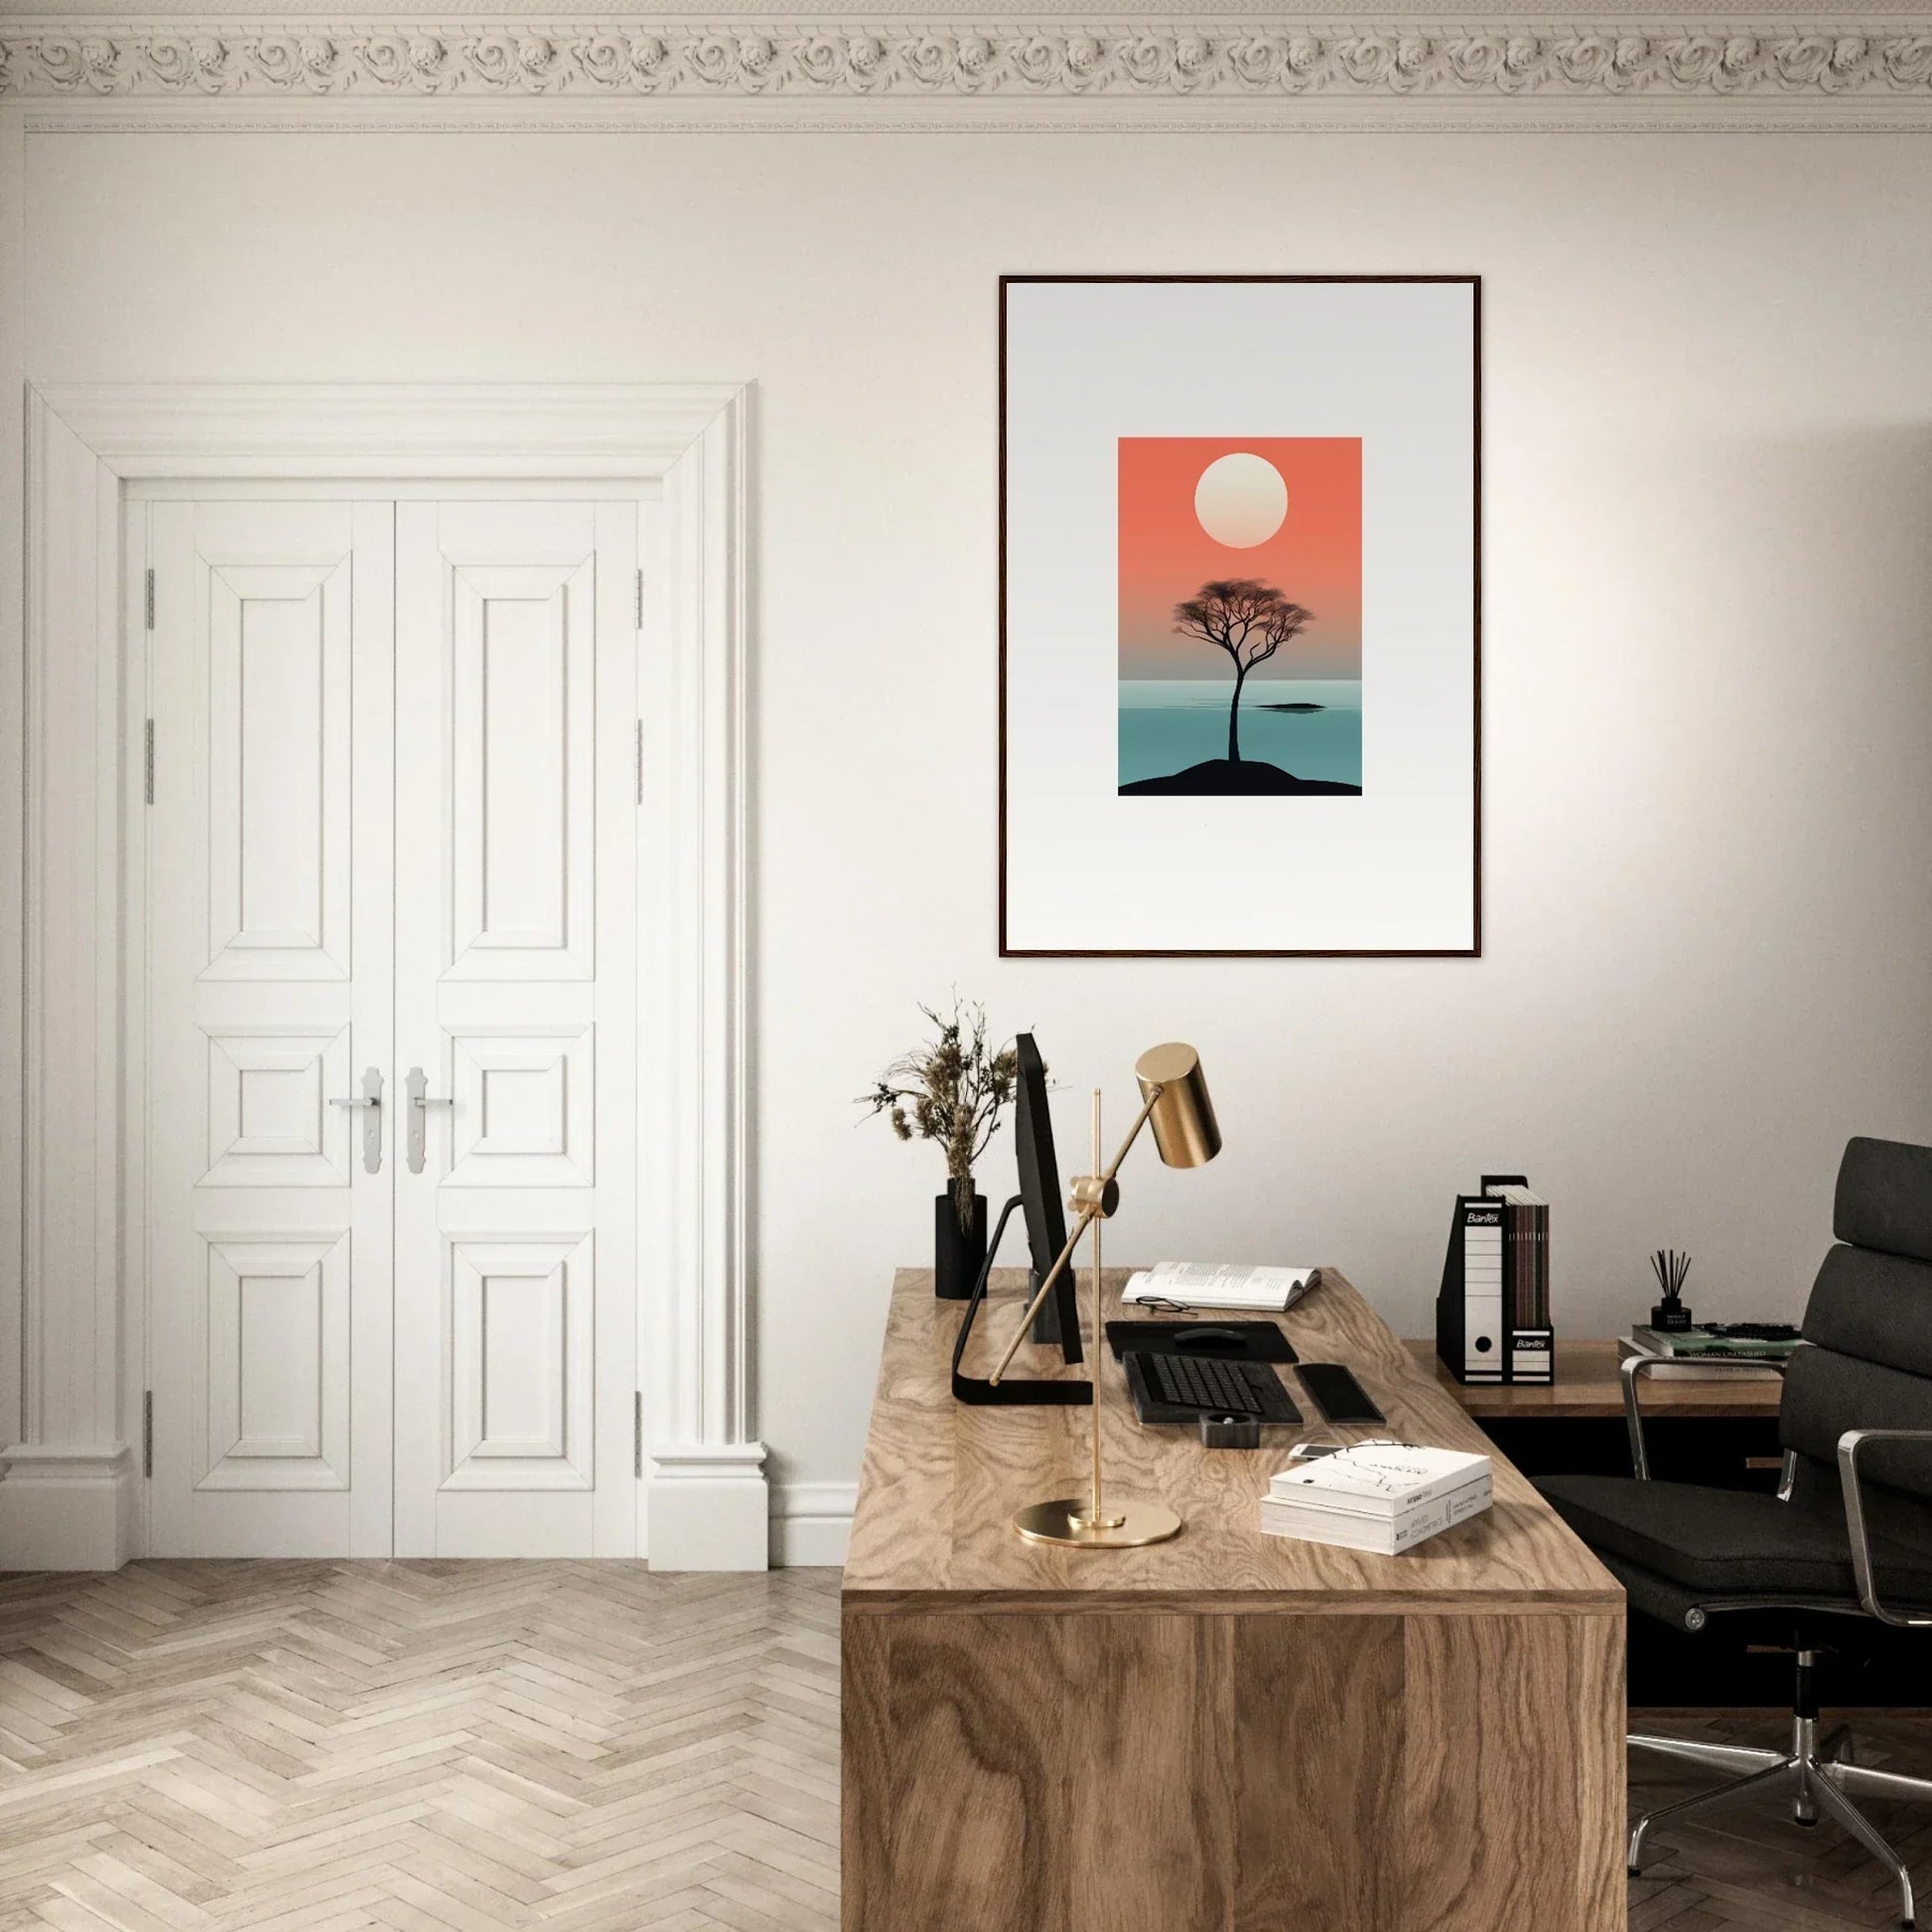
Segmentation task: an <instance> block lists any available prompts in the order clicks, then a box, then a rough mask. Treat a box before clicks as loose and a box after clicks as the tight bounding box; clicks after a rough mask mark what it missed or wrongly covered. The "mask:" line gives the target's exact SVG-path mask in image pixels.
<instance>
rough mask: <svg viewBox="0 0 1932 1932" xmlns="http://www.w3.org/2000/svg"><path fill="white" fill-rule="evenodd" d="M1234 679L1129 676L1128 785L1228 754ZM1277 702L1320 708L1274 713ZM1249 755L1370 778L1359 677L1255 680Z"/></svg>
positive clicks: (1245, 725)
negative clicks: (1364, 753)
mask: <svg viewBox="0 0 1932 1932" xmlns="http://www.w3.org/2000/svg"><path fill="white" fill-rule="evenodd" d="M1233 696H1234V680H1233V679H1232V678H1231V677H1224V678H1132V679H1130V678H1123V679H1122V680H1121V682H1120V782H1121V783H1122V784H1124V785H1131V784H1134V783H1136V782H1137V781H1138V780H1140V779H1142V778H1159V777H1165V776H1167V775H1168V774H1169V773H1170V772H1173V771H1184V770H1186V768H1187V767H1188V766H1189V765H1192V764H1200V763H1202V762H1203V761H1204V760H1206V759H1224V758H1226V757H1227V753H1228V702H1229V700H1230V699H1231V698H1232V697H1233ZM1277 704H1310V705H1319V706H1320V707H1321V709H1320V710H1319V711H1270V710H1267V709H1266V708H1265V707H1267V706H1269V705H1277ZM1241 756H1242V757H1243V758H1244V759H1267V760H1268V762H1269V763H1271V764H1278V765H1280V766H1281V768H1282V769H1283V770H1284V771H1292V772H1293V773H1294V774H1295V775H1296V777H1298V778H1328V779H1332V780H1335V781H1336V782H1338V783H1341V784H1348V785H1358V784H1360V783H1361V781H1362V687H1361V682H1360V680H1359V679H1340V678H1303V679H1299V680H1291V679H1288V678H1270V679H1266V680H1264V679H1261V678H1250V679H1249V680H1248V688H1247V689H1246V691H1244V692H1243V693H1242V697H1241Z"/></svg>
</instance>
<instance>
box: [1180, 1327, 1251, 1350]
mask: <svg viewBox="0 0 1932 1932" xmlns="http://www.w3.org/2000/svg"><path fill="white" fill-rule="evenodd" d="M1229 1342H1232V1343H1233V1344H1234V1345H1235V1347H1237V1348H1245V1347H1246V1346H1247V1345H1248V1338H1247V1336H1246V1335H1244V1334H1243V1333H1242V1332H1241V1330H1240V1329H1239V1328H1176V1329H1175V1330H1174V1332H1173V1345H1174V1346H1175V1347H1176V1348H1225V1347H1226V1346H1227V1345H1228V1343H1229Z"/></svg>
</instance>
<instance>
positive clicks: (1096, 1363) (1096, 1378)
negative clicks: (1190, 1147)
mask: <svg viewBox="0 0 1932 1932" xmlns="http://www.w3.org/2000/svg"><path fill="white" fill-rule="evenodd" d="M1093 1165H1094V1167H1095V1168H1096V1169H1097V1168H1098V1167H1099V1166H1100V1089H1099V1088H1098V1087H1095V1088H1094V1090H1093ZM1101 1218H1102V1217H1096V1218H1095V1220H1094V1224H1093V1257H1092V1259H1093V1368H1092V1371H1091V1373H1092V1375H1093V1507H1092V1508H1091V1509H1089V1510H1088V1511H1087V1521H1088V1522H1089V1523H1092V1524H1093V1525H1095V1526H1096V1527H1098V1526H1099V1525H1100V1524H1102V1523H1104V1522H1105V1521H1106V1518H1105V1517H1104V1516H1102V1515H1101V1513H1100V1365H1101V1361H1102V1359H1103V1357H1102V1353H1101V1350H1102V1346H1103V1344H1104V1342H1105V1340H1106V1333H1105V1330H1104V1329H1103V1328H1102V1326H1101V1321H1100V1220H1101Z"/></svg>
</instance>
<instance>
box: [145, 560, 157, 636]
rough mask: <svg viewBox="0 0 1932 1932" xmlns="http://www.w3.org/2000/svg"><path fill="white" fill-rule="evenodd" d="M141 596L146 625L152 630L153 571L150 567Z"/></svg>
mask: <svg viewBox="0 0 1932 1932" xmlns="http://www.w3.org/2000/svg"><path fill="white" fill-rule="evenodd" d="M142 596H143V599H144V601H145V603H146V607H147V619H148V626H147V627H148V628H149V629H150V630H152V629H153V628H154V571H153V570H152V569H150V570H149V572H148V581H147V585H146V587H145V589H144V591H143V593H142Z"/></svg>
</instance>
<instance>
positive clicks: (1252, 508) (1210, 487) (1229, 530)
mask: <svg viewBox="0 0 1932 1932" xmlns="http://www.w3.org/2000/svg"><path fill="white" fill-rule="evenodd" d="M1194 514H1195V516H1197V517H1198V518H1199V519H1200V526H1201V528H1202V529H1203V530H1205V531H1206V532H1207V534H1208V535H1209V536H1211V537H1212V538H1213V539H1214V541H1215V542H1216V543H1222V544H1225V545H1226V546H1227V547H1228V548H1229V549H1230V550H1252V549H1253V548H1254V547H1255V545H1256V544H1258V543H1266V542H1267V541H1268V539H1269V538H1270V537H1272V536H1273V535H1274V534H1275V532H1276V531H1277V530H1279V529H1280V528H1281V527H1282V521H1283V519H1284V518H1285V517H1286V516H1287V515H1288V484H1287V483H1284V482H1283V481H1282V473H1281V472H1280V471H1279V470H1277V469H1276V468H1275V466H1274V465H1273V464H1272V463H1270V462H1269V461H1268V459H1267V458H1266V457H1265V456H1254V455H1252V454H1251V453H1250V452H1248V451H1246V450H1237V451H1235V452H1234V453H1233V454H1232V455H1229V456H1222V457H1216V458H1215V459H1214V461H1213V462H1212V463H1210V464H1209V465H1208V466H1207V468H1206V469H1205V470H1203V471H1202V472H1201V473H1200V482H1199V483H1196V484H1195V485H1194Z"/></svg>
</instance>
